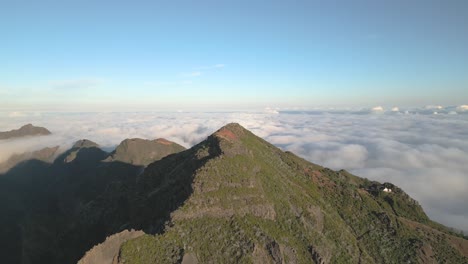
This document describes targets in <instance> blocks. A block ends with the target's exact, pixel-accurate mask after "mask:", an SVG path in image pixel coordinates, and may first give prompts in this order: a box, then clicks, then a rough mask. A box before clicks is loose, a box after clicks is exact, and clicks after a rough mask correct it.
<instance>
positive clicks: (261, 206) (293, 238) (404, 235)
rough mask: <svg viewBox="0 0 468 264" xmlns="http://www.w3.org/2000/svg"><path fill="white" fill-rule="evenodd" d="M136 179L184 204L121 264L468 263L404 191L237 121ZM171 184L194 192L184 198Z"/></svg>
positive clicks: (130, 246) (463, 248) (462, 248)
mask: <svg viewBox="0 0 468 264" xmlns="http://www.w3.org/2000/svg"><path fill="white" fill-rule="evenodd" d="M176 161H178V162H176ZM162 163H164V164H165V165H170V166H169V167H164V166H162V165H163V164H162ZM171 166H172V167H171ZM182 180H183V181H182ZM139 181H140V184H141V186H144V187H139V196H146V198H148V199H149V200H150V201H155V203H153V205H161V204H164V203H168V204H171V202H174V201H177V206H175V205H174V204H173V206H172V208H173V210H170V211H171V213H170V215H167V214H166V215H165V218H164V225H163V226H162V227H161V228H159V230H158V232H156V234H155V235H145V236H142V237H140V238H136V239H133V240H130V241H128V242H126V243H125V244H124V245H123V246H122V247H121V249H120V253H119V261H120V262H121V263H181V261H182V260H184V256H185V257H187V256H189V255H190V256H191V257H192V259H193V257H195V258H196V260H197V261H198V262H199V263H311V262H315V263H417V262H419V263H431V262H433V263H468V258H467V257H466V256H467V255H468V252H467V247H468V241H467V240H465V239H463V238H460V237H455V236H454V234H450V233H449V232H448V230H446V228H445V227H443V226H441V225H438V224H435V223H433V222H432V221H430V220H429V218H428V217H427V216H426V214H425V213H424V211H423V210H422V208H421V207H420V206H419V204H418V203H417V202H416V201H415V200H413V199H412V198H411V197H409V196H408V195H407V194H406V193H404V192H403V191H402V190H401V189H400V188H398V187H397V186H394V185H393V184H390V183H384V184H381V183H378V182H371V181H369V180H367V179H362V178H359V177H356V176H354V175H351V174H350V173H348V172H346V171H332V170H330V169H327V168H323V167H320V166H318V165H314V164H312V163H310V162H307V161H305V160H303V159H301V158H299V157H297V156H295V155H294V154H292V153H289V152H283V151H281V150H279V149H278V148H276V147H274V146H272V145H271V144H269V143H267V142H265V141H264V140H262V139H260V138H258V137H256V136H255V135H253V134H252V133H250V132H249V131H247V130H245V129H244V128H242V127H241V126H239V125H237V124H229V125H227V126H225V127H224V128H222V129H220V130H219V131H218V132H216V133H215V134H214V135H212V136H210V137H209V138H208V139H207V140H206V141H204V142H202V143H200V144H199V145H197V146H195V147H194V148H193V149H190V150H188V151H185V152H183V153H180V154H176V155H173V156H170V157H168V158H166V159H163V160H162V161H159V162H156V163H154V164H153V165H150V167H149V168H148V169H147V170H146V171H145V173H144V174H143V176H142V177H141V179H140V180H139ZM183 184H188V186H185V187H181V186H180V185H183ZM173 185H178V187H177V188H179V189H182V190H188V193H186V197H184V199H179V198H181V197H180V195H178V194H174V193H173V192H168V191H167V190H168V189H170V188H173ZM171 186H172V187H171ZM384 188H388V189H391V190H392V191H391V192H384V191H383V189H384ZM160 193H165V194H168V195H172V196H173V197H165V196H161V195H159V194H160ZM151 197H157V202H156V200H151ZM174 197H175V198H174ZM177 197H178V198H177ZM161 199H162V200H161ZM143 203H144V206H143V207H144V208H145V209H144V210H150V209H151V204H149V203H148V200H146V201H145V202H143ZM153 208H154V210H156V211H159V208H157V206H155V207H153ZM142 214H144V213H142ZM154 215H155V214H154V213H148V215H147V216H154ZM150 218H151V217H150ZM152 219H154V220H156V219H155V218H154V217H153V218H152ZM145 225H146V226H148V225H151V223H149V222H146V223H145V224H144V225H143V227H144V226H145Z"/></svg>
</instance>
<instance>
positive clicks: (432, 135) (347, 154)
mask: <svg viewBox="0 0 468 264" xmlns="http://www.w3.org/2000/svg"><path fill="white" fill-rule="evenodd" d="M452 108H453V109H458V108H460V107H451V108H450V109H452ZM450 109H448V110H447V109H446V108H442V109H439V111H440V112H442V113H445V112H447V113H448V112H449V110H450ZM380 112H382V111H379V113H380ZM394 112H395V109H392V110H390V111H388V112H384V113H383V114H373V111H368V112H366V111H320V110H316V111H308V112H297V111H291V112H287V111H279V112H278V111H277V110H276V109H273V108H266V109H265V111H263V112H231V113H195V112H193V113H158V112H128V113H37V112H36V113H23V112H21V113H20V112H17V113H7V112H3V113H0V130H1V131H5V130H10V129H13V128H17V127H20V126H21V125H23V124H25V123H33V124H34V125H38V126H44V127H47V128H48V129H49V130H51V131H52V133H53V135H50V136H44V137H36V138H25V139H18V140H7V141H1V142H0V149H1V151H0V160H5V159H6V158H7V157H8V156H9V155H11V154H12V153H14V152H24V151H30V150H35V149H40V148H42V147H46V146H56V145H60V146H62V149H66V148H68V147H70V146H71V145H72V144H73V143H74V142H75V141H76V140H78V139H82V138H87V139H90V140H93V141H95V142H97V143H98V144H100V145H101V146H102V147H103V148H104V149H105V150H107V151H111V150H112V149H113V148H114V147H115V146H116V145H117V144H119V143H120V142H121V141H122V140H124V139H125V138H134V137H140V138H147V139H154V138H158V137H163V138H166V139H168V140H173V141H175V142H177V143H179V144H181V145H183V146H185V147H191V146H193V145H194V144H196V143H198V142H200V141H202V140H203V139H205V138H206V137H207V136H208V135H209V134H211V133H213V132H214V131H215V130H217V129H218V128H219V127H221V126H223V125H224V124H226V123H227V122H238V123H240V124H241V125H243V126H245V127H246V128H247V129H249V130H251V131H252V132H253V133H255V134H257V135H259V136H261V137H262V138H264V139H266V140H268V141H269V142H271V143H273V144H275V145H277V146H279V147H281V148H282V149H284V150H290V151H292V152H294V153H296V154H298V155H299V156H302V157H304V158H306V159H307V160H309V161H312V162H314V163H317V164H320V165H323V166H327V167H330V168H332V169H336V170H338V169H346V170H349V171H351V172H353V173H355V174H356V175H358V176H361V177H367V178H369V179H373V180H378V181H382V182H384V181H388V182H392V183H395V184H396V185H398V186H400V187H402V188H403V189H404V190H405V191H406V192H408V193H409V194H410V195H411V196H412V197H413V198H415V199H416V200H418V201H419V202H420V203H421V204H422V206H423V208H424V209H425V211H426V212H427V213H428V214H429V216H430V217H431V218H433V219H434V220H436V221H439V222H441V223H443V224H446V225H449V226H452V227H456V228H459V229H463V230H465V231H468V162H467V161H468V132H467V131H468V115H466V114H463V113H464V112H463V108H461V111H459V112H458V113H459V114H458V115H448V114H441V115H432V114H430V113H428V112H426V110H425V108H422V109H420V110H418V109H413V110H411V111H408V110H403V111H402V112H398V113H399V114H395V113H394ZM405 112H406V113H408V114H403V113H405Z"/></svg>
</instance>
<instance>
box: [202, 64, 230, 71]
mask: <svg viewBox="0 0 468 264" xmlns="http://www.w3.org/2000/svg"><path fill="white" fill-rule="evenodd" d="M225 66H226V65H225V64H222V63H219V64H214V65H209V66H202V67H198V68H195V69H196V70H212V69H220V68H224V67H225Z"/></svg>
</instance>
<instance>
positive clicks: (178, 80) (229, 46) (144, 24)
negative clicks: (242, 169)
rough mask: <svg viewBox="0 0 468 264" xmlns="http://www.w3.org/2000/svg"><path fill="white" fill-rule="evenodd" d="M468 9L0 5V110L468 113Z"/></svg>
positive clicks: (295, 4)
mask: <svg viewBox="0 0 468 264" xmlns="http://www.w3.org/2000/svg"><path fill="white" fill-rule="evenodd" d="M467 13H468V1H464V0H451V1H431V0H427V1H422V0H415V1H406V0H405V1H403V0H395V1H381V0H372V1H371V0H369V1H362V0H355V1H274V0H268V1H251V0H249V1H243V0H238V1H219V0H217V1H203V0H202V1H178V0H175V1H138V0H136V1H118V0H113V1H108V0H102V1H94V0H93V1H91V0H80V1H68V0H60V1H50V0H43V1H24V0H2V1H0V34H1V41H0V110H5V111H10V110H11V111H25V110H26V111H88V110H90V111H95V110H96V111H104V110H106V111H108V110H111V111H117V110H125V111H134V110H151V111H152V110H159V111H166V110H167V111H173V110H209V111H214V110H226V109H228V110H233V109H238V110H239V109H240V110H249V109H263V108H265V107H272V108H281V109H294V108H300V109H309V108H314V107H338V108H346V107H375V106H383V107H385V108H390V107H394V106H398V107H409V106H425V105H443V106H459V105H464V104H467V103H468V74H467V73H468V26H467V25H468V16H467V15H466V14H467Z"/></svg>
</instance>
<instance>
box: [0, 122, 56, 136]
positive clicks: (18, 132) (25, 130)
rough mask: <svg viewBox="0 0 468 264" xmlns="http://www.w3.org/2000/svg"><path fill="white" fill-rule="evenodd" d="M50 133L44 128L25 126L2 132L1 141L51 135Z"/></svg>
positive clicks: (0, 133)
mask: <svg viewBox="0 0 468 264" xmlns="http://www.w3.org/2000/svg"><path fill="white" fill-rule="evenodd" d="M50 134H51V133H50V131H49V130H47V129H46V128H44V127H36V126H33V125H31V124H27V125H24V126H22V127H20V128H19V129H13V130H10V131H6V132H0V139H9V138H17V137H26V136H41V135H50Z"/></svg>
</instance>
